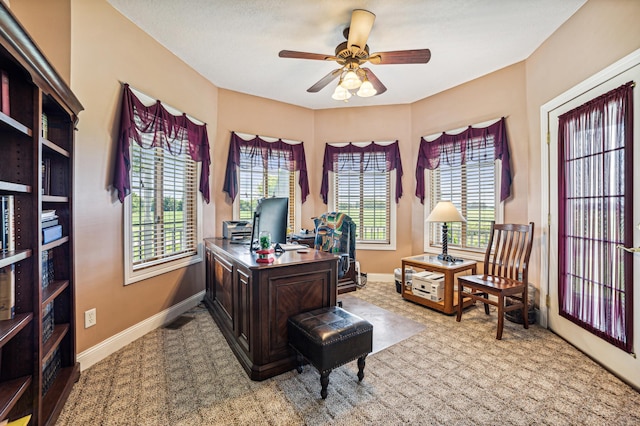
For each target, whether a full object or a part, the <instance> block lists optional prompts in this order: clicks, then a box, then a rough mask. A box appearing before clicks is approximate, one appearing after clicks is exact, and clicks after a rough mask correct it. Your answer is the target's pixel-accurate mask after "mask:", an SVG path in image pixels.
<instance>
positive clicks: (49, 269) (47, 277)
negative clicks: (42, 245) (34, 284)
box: [42, 250, 55, 290]
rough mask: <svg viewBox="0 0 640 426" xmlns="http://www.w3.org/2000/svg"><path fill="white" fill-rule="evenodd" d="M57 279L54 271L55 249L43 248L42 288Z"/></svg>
mask: <svg viewBox="0 0 640 426" xmlns="http://www.w3.org/2000/svg"><path fill="white" fill-rule="evenodd" d="M54 280H55V275H54V272H53V250H42V289H43V290H44V289H45V288H47V287H49V284H51V283H52V282H53V281H54Z"/></svg>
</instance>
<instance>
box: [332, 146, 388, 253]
mask: <svg viewBox="0 0 640 426" xmlns="http://www.w3.org/2000/svg"><path fill="white" fill-rule="evenodd" d="M336 158H337V162H338V165H337V167H335V168H334V169H335V170H337V172H336V173H335V178H334V188H333V193H334V197H335V200H334V203H335V206H336V210H337V211H340V212H342V213H346V214H347V215H349V216H350V217H351V218H352V219H353V221H354V222H355V223H356V229H357V232H356V239H357V241H358V242H362V243H385V244H389V242H390V238H391V237H390V234H391V233H390V227H391V220H390V217H391V213H390V203H391V185H390V172H388V171H385V169H384V168H382V169H381V170H365V164H369V163H376V162H377V163H379V164H384V162H385V159H386V153H384V152H363V153H357V154H354V153H345V154H338V155H337V157H336Z"/></svg>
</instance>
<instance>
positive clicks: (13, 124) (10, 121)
mask: <svg viewBox="0 0 640 426" xmlns="http://www.w3.org/2000/svg"><path fill="white" fill-rule="evenodd" d="M0 123H2V124H3V125H5V126H8V127H10V128H11V129H14V130H17V131H18V132H20V133H22V134H24V135H26V136H31V135H32V134H33V133H32V132H31V129H30V128H28V127H27V126H25V125H24V124H22V123H20V122H19V121H17V120H16V119H14V118H12V117H10V116H8V115H7V114H5V113H4V112H2V111H0Z"/></svg>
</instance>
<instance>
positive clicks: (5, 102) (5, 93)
mask: <svg viewBox="0 0 640 426" xmlns="http://www.w3.org/2000/svg"><path fill="white" fill-rule="evenodd" d="M0 96H1V99H0V110H2V112H4V113H5V114H7V115H11V111H10V107H9V104H10V102H9V73H7V71H5V70H0Z"/></svg>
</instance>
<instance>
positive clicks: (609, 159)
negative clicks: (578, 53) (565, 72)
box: [558, 82, 633, 352]
mask: <svg viewBox="0 0 640 426" xmlns="http://www.w3.org/2000/svg"><path fill="white" fill-rule="evenodd" d="M558 147H559V152H558V159H559V173H558V177H559V187H558V197H559V199H558V206H559V215H560V220H559V229H558V241H559V247H558V249H559V256H560V258H559V262H558V265H559V266H558V267H559V271H558V272H559V281H558V286H559V287H558V296H559V304H560V315H561V316H563V317H565V318H567V319H569V320H570V321H572V322H574V323H576V324H578V325H579V326H581V327H582V328H584V329H586V330H588V331H590V332H591V333H593V334H595V335H596V336H599V337H601V338H602V339H605V340H606V341H608V342H610V343H612V344H613V345H615V346H617V347H619V348H621V349H624V350H625V351H627V352H631V351H632V347H633V341H632V340H633V305H632V303H633V293H632V291H633V269H632V268H633V259H632V255H631V254H630V253H626V252H624V251H622V250H619V249H618V248H617V246H618V245H625V246H632V244H633V224H632V223H628V222H627V220H626V219H629V220H631V218H632V217H633V198H632V197H633V173H632V168H633V83H631V82H630V83H627V84H625V85H623V86H621V87H619V88H617V89H614V90H612V91H610V92H608V93H606V94H604V95H602V96H600V97H598V98H596V99H593V100H591V101H589V102H588V103H586V104H584V105H581V106H580V107H578V108H576V109H574V110H572V111H568V112H567V113H565V114H563V115H562V116H560V117H559V130H558Z"/></svg>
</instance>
